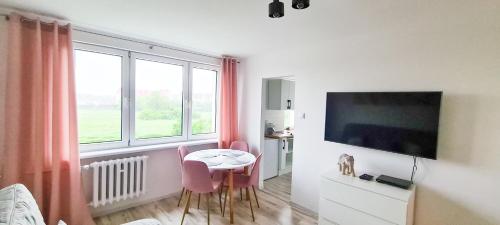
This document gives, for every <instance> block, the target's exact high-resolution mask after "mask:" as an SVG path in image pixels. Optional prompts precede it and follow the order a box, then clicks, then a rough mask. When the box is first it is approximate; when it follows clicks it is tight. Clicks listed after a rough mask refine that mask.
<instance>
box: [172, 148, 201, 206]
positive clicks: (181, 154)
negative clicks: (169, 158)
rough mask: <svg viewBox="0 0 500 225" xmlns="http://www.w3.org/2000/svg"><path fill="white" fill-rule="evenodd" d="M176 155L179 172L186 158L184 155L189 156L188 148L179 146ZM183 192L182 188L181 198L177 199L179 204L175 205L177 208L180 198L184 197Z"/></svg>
mask: <svg viewBox="0 0 500 225" xmlns="http://www.w3.org/2000/svg"><path fill="white" fill-rule="evenodd" d="M177 153H178V154H179V160H180V163H181V170H182V166H183V163H184V158H185V157H186V155H188V154H189V148H188V147H187V146H184V145H181V146H179V148H177ZM184 190H185V189H184V187H182V191H181V196H180V197H179V202H178V203H177V207H179V206H180V205H181V200H182V196H183V195H184ZM198 199H199V198H198ZM199 202H200V201H199V200H198V205H200V203H199Z"/></svg>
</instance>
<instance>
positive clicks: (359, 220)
mask: <svg viewBox="0 0 500 225" xmlns="http://www.w3.org/2000/svg"><path fill="white" fill-rule="evenodd" d="M319 218H320V219H319V225H395V223H391V222H389V221H386V220H383V219H380V218H377V217H374V216H371V215H368V214H366V213H363V212H360V211H358V210H355V209H352V208H349V207H346V206H343V205H341V204H338V203H336V202H332V201H331V200H327V199H324V198H321V199H320V207H319Z"/></svg>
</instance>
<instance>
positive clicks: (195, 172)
mask: <svg viewBox="0 0 500 225" xmlns="http://www.w3.org/2000/svg"><path fill="white" fill-rule="evenodd" d="M221 184H222V177H221V176H214V177H213V178H212V177H211V176H210V172H209V171H208V167H207V165H206V164H205V163H204V162H200V161H191V160H186V161H184V163H183V166H182V185H183V186H184V187H185V188H186V194H187V196H188V199H187V202H186V208H184V213H183V214H182V220H181V225H182V223H183V222H184V217H185V216H186V213H189V204H190V201H191V193H192V192H196V193H201V194H206V196H207V215H208V224H209V225H210V195H211V194H212V193H213V192H216V191H217V189H218V188H219V187H220V186H221ZM219 205H220V209H221V212H222V202H221V197H220V195H219Z"/></svg>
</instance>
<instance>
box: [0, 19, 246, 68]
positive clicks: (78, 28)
mask: <svg viewBox="0 0 500 225" xmlns="http://www.w3.org/2000/svg"><path fill="white" fill-rule="evenodd" d="M0 16H3V17H5V19H6V20H9V15H8V14H4V13H0ZM23 18H25V17H23ZM25 19H26V20H28V21H33V20H32V19H29V18H25ZM41 22H42V23H46V22H43V21H41ZM47 24H48V23H47ZM73 30H76V31H80V32H85V33H89V34H94V35H99V36H103V37H110V38H116V39H121V40H125V41H131V42H136V43H140V44H145V45H152V46H155V47H160V48H166V49H171V50H175V51H181V52H185V53H190V54H196V55H202V56H206V57H212V58H217V59H222V58H223V57H218V56H211V55H207V54H203V53H197V52H193V51H189V50H183V49H179V48H174V47H169V46H164V45H162V44H158V43H153V42H147V41H140V40H137V39H134V38H126V37H121V36H120V35H114V34H103V33H99V32H93V31H89V30H88V29H85V28H82V27H79V26H74V27H73ZM229 58H231V59H235V60H236V62H237V63H240V61H239V60H238V59H237V58H233V57H229Z"/></svg>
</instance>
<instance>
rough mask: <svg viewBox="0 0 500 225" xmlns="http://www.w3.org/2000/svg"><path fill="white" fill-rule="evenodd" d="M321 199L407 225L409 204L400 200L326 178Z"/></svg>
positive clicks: (323, 182) (322, 181) (322, 185)
mask: <svg viewBox="0 0 500 225" xmlns="http://www.w3.org/2000/svg"><path fill="white" fill-rule="evenodd" d="M321 197H322V198H324V199H329V200H332V201H333V202H337V203H339V204H341V205H343V206H346V207H349V208H353V209H356V210H358V211H361V212H364V213H366V214H369V215H376V217H377V218H381V219H383V220H386V221H390V222H392V223H394V224H406V216H407V205H408V204H407V202H404V201H402V200H399V199H395V198H392V197H389V196H385V195H382V194H379V193H375V192H372V191H370V190H364V189H361V188H358V187H353V186H350V185H346V184H343V183H340V182H335V181H332V180H328V179H324V178H323V179H321ZM320 209H321V207H320ZM340 224H341V225H343V224H342V223H340Z"/></svg>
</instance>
